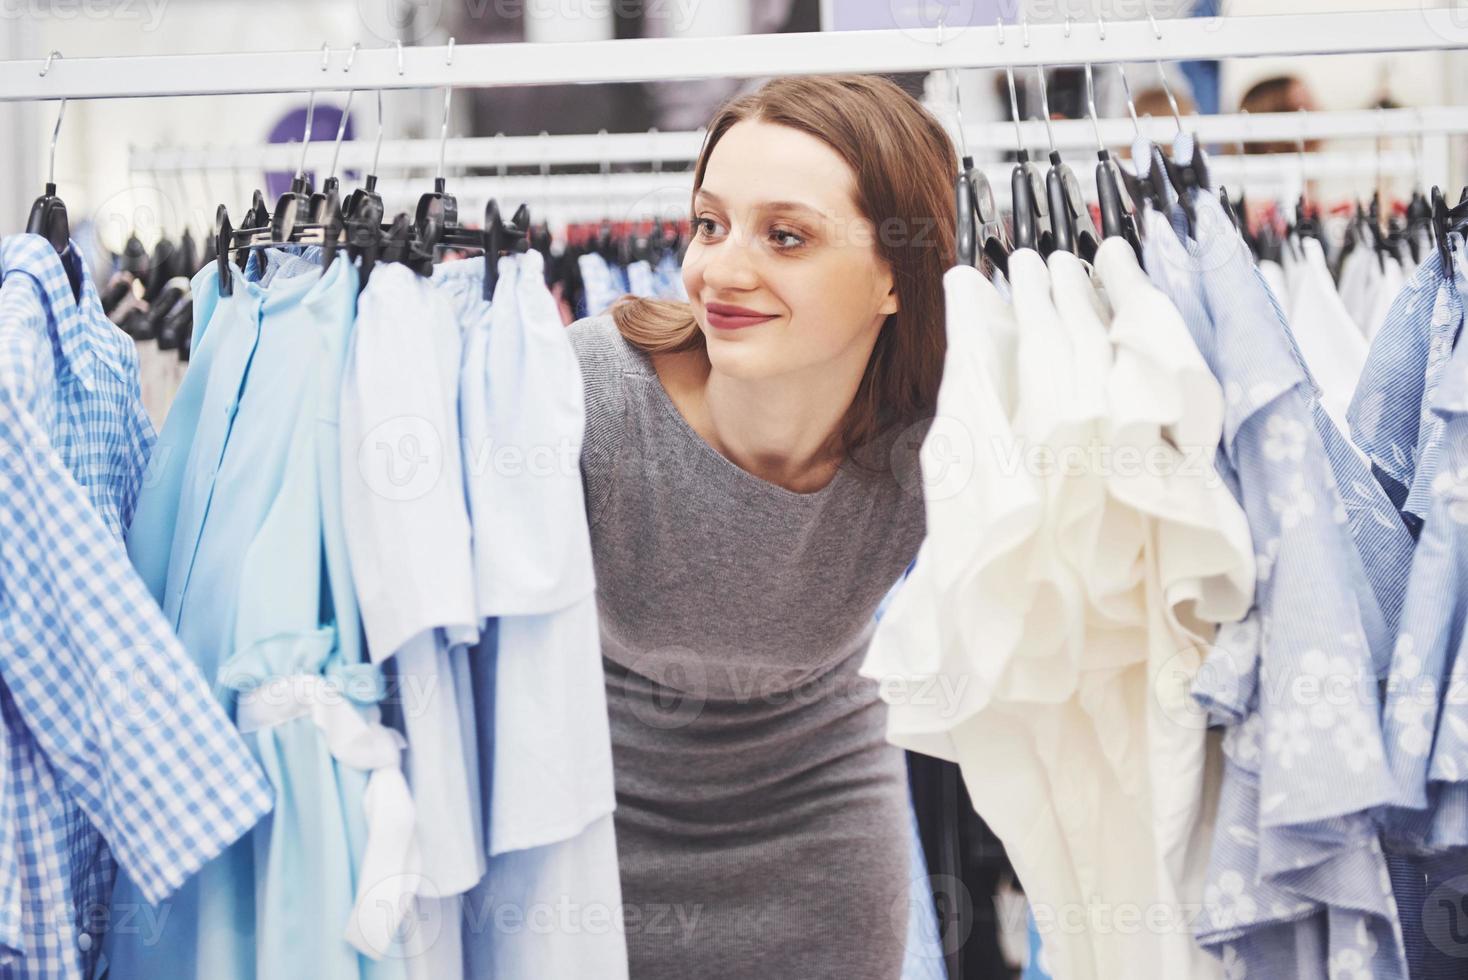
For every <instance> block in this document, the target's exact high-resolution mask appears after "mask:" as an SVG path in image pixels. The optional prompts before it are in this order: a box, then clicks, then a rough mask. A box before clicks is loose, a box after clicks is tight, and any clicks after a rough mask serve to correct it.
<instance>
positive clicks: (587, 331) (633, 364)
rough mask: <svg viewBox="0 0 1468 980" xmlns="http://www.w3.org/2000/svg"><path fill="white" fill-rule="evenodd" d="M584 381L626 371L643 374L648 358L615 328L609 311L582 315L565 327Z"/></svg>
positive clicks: (605, 379) (605, 378) (606, 380)
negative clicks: (594, 314) (586, 315)
mask: <svg viewBox="0 0 1468 980" xmlns="http://www.w3.org/2000/svg"><path fill="white" fill-rule="evenodd" d="M566 332H567V335H568V336H569V337H570V338H571V347H572V349H573V350H575V351H576V359H577V360H578V361H579V362H580V364H581V372H582V374H583V375H584V376H585V378H586V381H587V383H588V385H589V384H591V383H592V382H593V381H596V382H599V383H601V384H606V383H609V382H613V381H615V380H616V379H618V378H619V377H620V376H622V375H625V374H637V375H645V374H647V372H648V371H649V370H651V362H650V361H649V359H648V356H647V354H646V353H644V352H643V351H641V350H639V349H638V348H636V347H634V346H633V345H632V344H631V343H629V342H628V340H627V338H626V337H623V336H622V331H620V330H618V329H617V321H616V320H615V319H613V317H612V315H611V314H610V313H602V314H599V315H597V316H588V317H583V318H582V319H580V320H577V321H576V322H575V323H573V324H571V325H570V326H569V327H567V328H566Z"/></svg>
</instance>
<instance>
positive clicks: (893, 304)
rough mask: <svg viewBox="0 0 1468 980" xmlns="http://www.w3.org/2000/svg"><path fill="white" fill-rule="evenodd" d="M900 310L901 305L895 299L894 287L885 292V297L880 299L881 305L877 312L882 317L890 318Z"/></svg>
mask: <svg viewBox="0 0 1468 980" xmlns="http://www.w3.org/2000/svg"><path fill="white" fill-rule="evenodd" d="M901 308H902V303H901V302H899V301H898V299H897V287H896V286H895V285H894V286H892V287H891V288H890V289H888V290H887V295H886V296H884V297H883V298H882V305H881V307H880V308H879V310H878V312H880V313H881V314H882V315H883V316H891V315H892V314H893V313H896V312H897V311H898V310H899V309H901Z"/></svg>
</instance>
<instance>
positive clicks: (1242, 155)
mask: <svg viewBox="0 0 1468 980" xmlns="http://www.w3.org/2000/svg"><path fill="white" fill-rule="evenodd" d="M1239 122H1240V126H1239V192H1240V193H1241V194H1242V193H1243V192H1244V191H1245V190H1247V189H1248V186H1249V133H1250V130H1251V127H1250V125H1249V110H1248V109H1240V110H1239ZM1240 217H1243V215H1240Z"/></svg>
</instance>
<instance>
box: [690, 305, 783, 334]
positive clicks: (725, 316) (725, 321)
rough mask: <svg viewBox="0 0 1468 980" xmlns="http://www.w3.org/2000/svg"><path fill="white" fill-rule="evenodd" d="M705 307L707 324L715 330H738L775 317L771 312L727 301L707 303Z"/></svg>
mask: <svg viewBox="0 0 1468 980" xmlns="http://www.w3.org/2000/svg"><path fill="white" fill-rule="evenodd" d="M705 309H706V310H707V311H708V317H709V326H711V327H713V328H714V329H716V330H740V329H743V328H744V327H752V326H754V325H755V324H758V323H765V322H766V321H768V320H773V319H774V318H775V314H773V313H761V312H759V311H758V310H749V309H745V308H744V307H742V306H730V305H729V304H727V303H709V304H708V305H707V306H706V307H705Z"/></svg>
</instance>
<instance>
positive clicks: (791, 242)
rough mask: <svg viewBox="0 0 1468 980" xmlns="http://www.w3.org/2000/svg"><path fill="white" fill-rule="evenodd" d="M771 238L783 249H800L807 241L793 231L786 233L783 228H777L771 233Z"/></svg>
mask: <svg viewBox="0 0 1468 980" xmlns="http://www.w3.org/2000/svg"><path fill="white" fill-rule="evenodd" d="M770 237H771V238H773V239H774V240H775V242H776V243H777V244H778V245H779V246H780V247H781V248H799V247H800V246H801V245H804V244H805V239H804V238H802V237H801V236H800V235H798V234H796V233H795V232H793V231H786V230H784V229H782V228H776V229H775V230H774V231H771V232H770Z"/></svg>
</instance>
